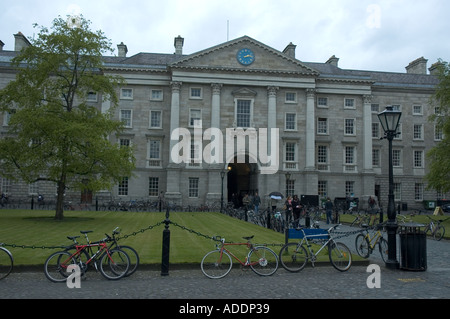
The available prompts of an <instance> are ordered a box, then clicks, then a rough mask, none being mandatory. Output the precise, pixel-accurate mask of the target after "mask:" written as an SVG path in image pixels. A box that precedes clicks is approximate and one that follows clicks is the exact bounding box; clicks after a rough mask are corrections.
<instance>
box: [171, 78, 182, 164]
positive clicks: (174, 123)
mask: <svg viewBox="0 0 450 319" xmlns="http://www.w3.org/2000/svg"><path fill="white" fill-rule="evenodd" d="M170 85H171V87H172V103H171V105H170V135H172V132H173V130H175V129H176V128H178V127H180V89H181V82H171V83H170ZM177 143H178V140H172V139H170V150H169V154H170V152H171V151H172V148H173V146H174V145H176V144H177ZM169 163H173V162H172V158H171V156H169Z"/></svg>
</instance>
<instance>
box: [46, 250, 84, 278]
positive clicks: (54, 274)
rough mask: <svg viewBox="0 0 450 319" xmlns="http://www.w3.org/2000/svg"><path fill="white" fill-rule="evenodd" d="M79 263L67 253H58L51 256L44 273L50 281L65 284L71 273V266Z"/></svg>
mask: <svg viewBox="0 0 450 319" xmlns="http://www.w3.org/2000/svg"><path fill="white" fill-rule="evenodd" d="M76 264H77V261H76V260H75V258H73V257H72V255H71V254H70V253H68V252H66V251H58V252H56V253H53V254H51V255H50V257H48V258H47V260H46V261H45V264H44V273H45V277H47V278H48V279H49V280H50V281H53V282H64V281H66V280H67V277H69V276H70V274H71V272H70V271H69V272H68V271H67V267H68V266H69V265H76Z"/></svg>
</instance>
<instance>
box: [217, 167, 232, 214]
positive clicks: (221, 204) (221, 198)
mask: <svg viewBox="0 0 450 319" xmlns="http://www.w3.org/2000/svg"><path fill="white" fill-rule="evenodd" d="M230 170H231V167H230V166H228V167H227V170H221V171H220V178H221V179H222V195H221V196H220V212H221V213H222V212H223V179H224V178H225V175H226V174H227V173H228V172H229V171H230Z"/></svg>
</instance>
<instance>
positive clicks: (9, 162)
mask: <svg viewBox="0 0 450 319" xmlns="http://www.w3.org/2000/svg"><path fill="white" fill-rule="evenodd" d="M75 22H76V23H75ZM89 25H90V21H88V20H85V19H84V18H83V17H82V16H81V17H78V18H77V20H74V19H68V20H65V19H63V18H61V17H59V18H57V19H55V20H54V21H53V25H52V27H51V30H49V29H47V28H46V27H42V26H37V25H35V27H36V28H38V29H39V30H40V31H39V33H38V36H37V39H36V40H33V41H31V44H32V45H31V46H28V47H26V48H24V49H22V51H21V52H20V54H18V55H17V56H16V57H15V58H14V59H13V60H12V66H13V67H14V68H16V70H17V73H16V79H15V80H14V81H11V82H10V83H8V85H7V86H6V87H5V88H4V89H3V90H2V91H0V111H3V112H9V114H11V116H10V120H9V123H8V132H7V134H6V135H5V136H4V137H3V138H1V139H0V162H1V164H2V165H1V168H0V175H2V176H4V177H8V178H11V179H15V178H20V179H22V180H24V181H25V182H28V183H33V182H36V181H41V180H42V181H51V182H54V183H55V185H56V187H57V202H56V213H55V218H56V219H58V220H61V219H63V217H64V213H63V207H64V206H63V205H64V194H65V190H66V188H69V187H70V188H71V189H81V190H83V189H89V190H91V191H98V190H101V189H107V188H110V187H111V186H112V185H113V184H114V183H118V182H119V181H120V180H121V179H122V178H123V177H125V176H130V174H131V172H132V170H133V169H134V163H135V159H134V156H133V154H132V149H131V148H129V147H123V146H122V147H121V146H120V145H118V144H117V143H113V142H111V141H110V138H111V137H112V136H114V134H118V133H120V132H121V130H122V128H123V125H122V123H121V122H120V121H118V120H115V119H114V117H113V112H114V108H115V107H116V106H117V104H118V97H117V93H116V91H117V88H118V85H119V84H120V83H121V81H122V80H121V78H119V77H114V76H111V75H108V74H105V73H104V72H103V70H102V65H103V63H102V56H103V54H104V53H105V52H112V51H113V50H112V48H111V43H110V41H109V40H108V39H107V38H106V37H105V36H104V34H103V32H102V31H96V32H93V31H91V30H90V28H89ZM92 93H95V94H97V96H101V97H102V100H103V101H106V100H109V101H110V102H111V108H109V110H107V111H103V112H102V111H101V110H99V108H98V107H97V106H95V105H94V104H92V103H89V102H88V95H89V94H92Z"/></svg>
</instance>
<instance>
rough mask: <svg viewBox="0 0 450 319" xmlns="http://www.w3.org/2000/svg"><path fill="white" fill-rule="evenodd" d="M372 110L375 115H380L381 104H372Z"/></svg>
mask: <svg viewBox="0 0 450 319" xmlns="http://www.w3.org/2000/svg"><path fill="white" fill-rule="evenodd" d="M370 109H371V110H372V112H374V113H380V104H371V105H370Z"/></svg>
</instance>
